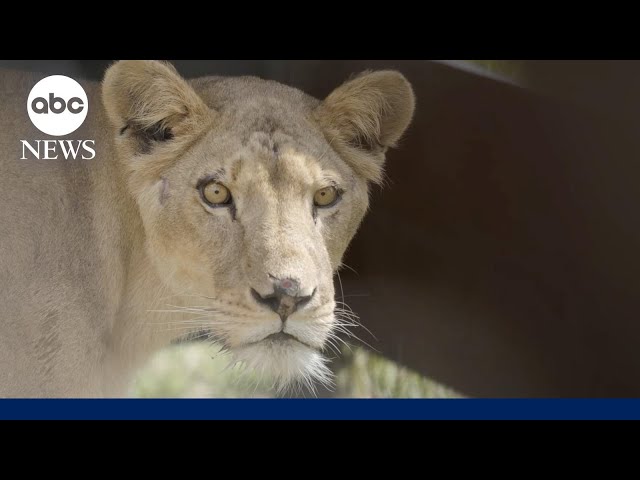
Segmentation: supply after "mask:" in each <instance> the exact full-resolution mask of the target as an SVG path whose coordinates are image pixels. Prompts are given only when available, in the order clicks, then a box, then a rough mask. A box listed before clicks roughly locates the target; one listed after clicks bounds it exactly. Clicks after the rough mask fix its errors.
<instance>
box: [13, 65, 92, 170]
mask: <svg viewBox="0 0 640 480" xmlns="http://www.w3.org/2000/svg"><path fill="white" fill-rule="evenodd" d="M88 110H89V100H88V99H87V94H86V93H85V91H84V89H83V88H82V86H81V85H80V84H79V83H78V82H76V81H75V80H73V79H72V78H69V77H65V76H64V75H52V76H50V77H46V78H43V79H42V80H40V81H39V82H38V83H36V84H35V85H34V87H33V88H32V89H31V92H30V93H29V98H28V99H27V112H28V113H29V118H30V119H31V122H32V123H33V125H34V126H35V127H36V128H37V129H38V130H40V131H41V132H43V133H46V134H47V135H51V136H54V137H62V136H65V135H69V134H70V133H73V132H75V131H76V130H77V129H78V128H79V127H80V125H82V123H83V122H84V120H85V119H86V118H87V112H88ZM20 142H21V143H22V157H20V159H21V160H27V159H28V158H36V159H38V160H40V159H42V160H57V159H61V158H64V159H66V160H69V159H73V160H75V159H77V158H80V159H82V160H91V159H93V158H95V156H96V151H95V149H94V147H95V143H96V142H95V140H34V141H33V142H29V141H27V140H20Z"/></svg>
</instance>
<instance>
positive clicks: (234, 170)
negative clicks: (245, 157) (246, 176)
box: [231, 158, 242, 182]
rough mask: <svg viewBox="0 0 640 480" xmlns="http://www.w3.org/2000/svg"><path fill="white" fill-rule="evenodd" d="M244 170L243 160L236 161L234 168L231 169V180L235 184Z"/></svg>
mask: <svg viewBox="0 0 640 480" xmlns="http://www.w3.org/2000/svg"><path fill="white" fill-rule="evenodd" d="M241 170H242V159H241V158H240V159H238V160H236V161H235V163H234V164H233V166H232V167H231V180H233V181H234V182H235V181H236V180H237V179H238V175H240V171H241Z"/></svg>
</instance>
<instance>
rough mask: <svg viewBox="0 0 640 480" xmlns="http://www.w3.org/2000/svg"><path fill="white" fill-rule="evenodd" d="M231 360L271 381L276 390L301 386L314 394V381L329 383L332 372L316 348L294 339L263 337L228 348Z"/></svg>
mask: <svg viewBox="0 0 640 480" xmlns="http://www.w3.org/2000/svg"><path fill="white" fill-rule="evenodd" d="M231 354H232V355H233V360H234V361H233V364H242V365H243V366H245V367H246V368H247V369H249V370H252V371H254V372H256V373H257V374H258V376H259V378H260V379H268V380H270V381H272V382H273V388H274V389H275V390H276V391H277V393H278V394H280V395H282V394H286V393H291V392H296V391H298V392H301V391H302V387H307V389H308V390H309V391H310V392H312V393H313V394H315V388H316V387H315V384H314V382H318V383H320V384H322V385H324V386H326V387H332V386H333V379H332V377H333V374H332V372H331V370H330V369H329V368H328V367H327V359H326V358H325V357H324V356H323V355H322V354H321V353H320V352H319V351H317V350H315V349H313V348H311V347H309V346H308V345H305V344H303V343H301V342H299V341H297V340H294V339H292V338H291V339H283V338H275V339H272V338H266V339H264V340H262V341H260V342H255V343H250V344H247V345H244V346H241V347H236V348H233V349H231Z"/></svg>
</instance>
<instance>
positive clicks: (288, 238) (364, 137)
mask: <svg viewBox="0 0 640 480" xmlns="http://www.w3.org/2000/svg"><path fill="white" fill-rule="evenodd" d="M358 95H359V96H360V97H361V98H360V102H358V101H357V100H358V99H357V98H356V97H357V96H358ZM103 96H104V103H105V107H106V110H107V113H108V114H109V117H110V118H111V120H112V122H113V123H114V126H115V127H116V146H117V151H118V155H119V158H120V160H121V162H122V164H123V168H125V169H126V170H127V175H128V178H129V188H130V191H131V193H132V195H133V196H134V198H135V199H136V201H137V204H138V207H139V213H140V217H141V218H142V222H143V224H144V228H145V238H146V248H147V252H148V256H149V258H150V259H151V261H152V263H153V265H154V267H155V269H156V270H157V272H158V274H159V277H160V278H161V279H162V282H163V283H164V287H166V288H167V289H168V290H169V291H171V292H172V293H173V294H175V295H176V297H180V298H181V301H182V303H183V305H187V306H188V307H189V308H190V310H185V311H186V312H191V313H192V317H191V318H189V317H188V316H186V320H185V322H187V325H189V322H191V324H194V323H193V322H194V318H193V317H194V316H195V317H196V318H197V321H196V322H195V325H197V326H198V327H199V328H206V329H208V330H210V331H211V335H212V338H214V339H216V340H217V341H219V342H220V343H222V344H223V345H224V346H225V347H226V348H228V349H229V350H230V351H232V352H233V353H234V354H235V355H236V357H237V359H238V360H240V361H242V362H244V363H246V364H248V365H249V366H251V367H253V368H256V369H258V370H260V371H262V372H264V373H265V374H268V375H270V376H271V377H273V378H274V380H275V381H276V382H277V383H278V384H279V385H281V386H285V385H288V384H290V383H291V382H293V381H299V380H306V381H307V382H308V381H310V380H311V379H317V380H320V381H328V379H329V371H328V369H327V368H326V366H325V363H324V357H323V355H322V351H323V349H324V348H325V346H326V345H327V342H328V341H329V340H330V338H331V336H333V335H335V328H336V318H335V316H334V309H335V306H336V303H335V300H334V296H335V292H334V287H333V275H334V273H335V272H336V270H337V269H338V267H339V266H340V262H341V258H342V256H343V254H344V252H345V250H346V248H347V246H348V244H349V242H350V240H351V239H352V238H353V236H354V234H355V233H356V230H357V228H358V225H359V224H360V222H361V220H362V218H363V216H364V214H365V212H366V210H367V208H368V184H369V182H371V181H377V180H379V179H380V177H381V174H382V165H383V161H384V152H385V150H386V147H388V146H390V145H392V144H393V143H394V142H395V141H396V140H397V139H398V138H399V137H400V135H401V134H402V132H403V131H404V130H405V128H406V127H407V125H408V123H409V121H410V118H411V114H412V112H413V94H412V92H411V88H410V86H409V84H408V83H407V82H406V80H405V79H404V78H403V77H402V76H401V75H400V74H397V73H395V72H378V73H373V74H369V75H365V76H361V77H359V78H357V79H355V80H352V81H351V82H349V83H347V84H345V85H344V86H342V87H340V88H339V89H338V90H336V91H335V92H334V93H333V94H332V95H331V96H329V97H328V98H327V99H326V100H325V101H324V102H319V101H317V100H315V99H313V98H311V97H308V96H306V95H304V94H303V93H302V92H300V91H298V90H295V89H292V88H289V87H286V86H284V85H280V84H277V83H274V82H268V81H263V80H259V79H255V78H242V79H220V78H209V79H199V80H197V81H194V82H193V84H192V85H189V84H188V83H187V82H185V81H184V80H183V79H181V78H180V77H179V76H178V75H177V73H176V72H175V71H174V70H173V69H172V68H171V67H169V66H168V65H166V64H161V63H158V62H120V63H117V64H115V65H114V66H112V67H111V68H110V70H109V71H108V72H107V75H106V77H105V81H104V86H103Z"/></svg>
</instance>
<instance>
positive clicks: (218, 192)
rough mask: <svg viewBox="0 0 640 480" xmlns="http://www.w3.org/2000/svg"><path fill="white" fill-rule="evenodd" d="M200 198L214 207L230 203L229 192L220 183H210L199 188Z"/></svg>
mask: <svg viewBox="0 0 640 480" xmlns="http://www.w3.org/2000/svg"><path fill="white" fill-rule="evenodd" d="M201 191H202V197H203V198H204V199H205V201H206V202H207V203H208V204H209V205H211V206H214V207H217V206H221V205H228V204H230V203H231V192H230V191H229V189H228V188H227V187H225V186H224V185H222V184H221V183H216V182H210V183H208V184H206V185H204V186H203V187H201Z"/></svg>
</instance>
